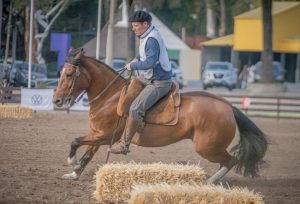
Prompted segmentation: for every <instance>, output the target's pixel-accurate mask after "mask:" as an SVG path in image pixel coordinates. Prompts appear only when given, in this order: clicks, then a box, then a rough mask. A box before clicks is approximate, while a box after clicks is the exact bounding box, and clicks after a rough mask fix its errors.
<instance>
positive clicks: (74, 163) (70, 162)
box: [68, 156, 78, 166]
mask: <svg viewBox="0 0 300 204" xmlns="http://www.w3.org/2000/svg"><path fill="white" fill-rule="evenodd" d="M68 164H69V165H72V166H75V165H78V162H77V159H76V157H75V156H74V157H72V158H70V157H68Z"/></svg>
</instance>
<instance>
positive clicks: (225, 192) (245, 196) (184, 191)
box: [128, 184, 264, 204]
mask: <svg viewBox="0 0 300 204" xmlns="http://www.w3.org/2000/svg"><path fill="white" fill-rule="evenodd" d="M128 203H129V204H144V203H153V204H173V203H199V204H208V203H213V204H233V203H234V204H264V201H263V198H262V196H261V195H260V194H259V193H254V192H253V191H249V190H248V189H246V188H237V187H234V188H231V189H225V188H223V187H222V186H206V185H203V186H199V185H189V184H184V185H180V184H175V185H169V184H156V185H135V186H133V190H132V191H131V194H130V200H129V202H128Z"/></svg>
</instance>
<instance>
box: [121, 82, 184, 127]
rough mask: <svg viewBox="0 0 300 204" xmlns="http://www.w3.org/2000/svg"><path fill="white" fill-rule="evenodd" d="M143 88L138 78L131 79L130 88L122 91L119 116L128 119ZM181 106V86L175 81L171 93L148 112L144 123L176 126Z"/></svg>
mask: <svg viewBox="0 0 300 204" xmlns="http://www.w3.org/2000/svg"><path fill="white" fill-rule="evenodd" d="M143 88H144V85H143V84H142V82H141V81H140V80H138V79H137V78H136V77H132V78H131V81H130V84H129V86H128V87H126V86H125V87H124V88H123V89H122V91H121V95H120V99H119V102H118V106H117V114H118V115H119V116H121V117H128V114H129V108H130V105H131V103H132V102H133V100H134V99H135V98H136V97H137V96H138V95H139V93H140V92H141V91H142V90H143ZM179 106H180V93H179V86H178V84H177V83H175V82H174V81H173V82H172V88H171V91H170V93H169V94H168V95H166V96H165V97H163V98H161V99H160V100H159V101H158V102H156V104H154V105H153V107H151V108H150V109H149V110H147V112H146V115H145V117H144V122H145V123H149V124H160V125H175V124H176V123H177V122H178V114H179Z"/></svg>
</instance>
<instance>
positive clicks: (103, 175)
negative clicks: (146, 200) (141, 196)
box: [94, 162, 205, 203]
mask: <svg viewBox="0 0 300 204" xmlns="http://www.w3.org/2000/svg"><path fill="white" fill-rule="evenodd" d="M204 179H205V173H204V171H203V170H202V168H200V167H199V166H196V165H180V164H162V163H153V164H137V163H133V162H131V163H128V164H123V163H112V164H106V165H104V166H102V167H100V168H99V170H98V172H97V173H96V191H95V193H94V195H95V197H96V199H97V200H98V201H100V202H101V203H121V202H124V201H126V200H128V199H129V198H130V191H131V189H132V186H133V185H137V184H157V183H161V182H165V183H168V184H175V183H177V182H179V183H197V184H200V183H202V182H203V180H204Z"/></svg>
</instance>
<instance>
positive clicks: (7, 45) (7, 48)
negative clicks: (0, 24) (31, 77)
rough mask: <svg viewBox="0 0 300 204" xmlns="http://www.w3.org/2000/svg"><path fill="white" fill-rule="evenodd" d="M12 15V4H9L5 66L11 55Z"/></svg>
mask: <svg viewBox="0 0 300 204" xmlns="http://www.w3.org/2000/svg"><path fill="white" fill-rule="evenodd" d="M11 15H12V2H10V4H9V14H8V22H7V34H6V45H5V56H4V62H3V63H4V64H6V63H7V59H8V54H9V47H10V46H9V45H10V43H9V41H10V33H11V27H12V26H11Z"/></svg>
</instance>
